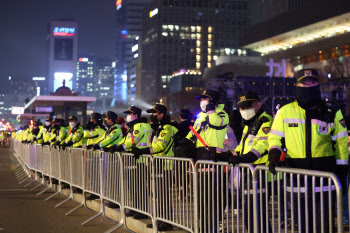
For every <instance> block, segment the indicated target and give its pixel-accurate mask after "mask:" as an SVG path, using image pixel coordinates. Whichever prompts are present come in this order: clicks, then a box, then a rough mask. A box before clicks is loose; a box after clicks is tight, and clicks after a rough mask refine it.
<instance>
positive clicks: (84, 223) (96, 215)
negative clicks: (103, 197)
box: [81, 204, 102, 226]
mask: <svg viewBox="0 0 350 233" xmlns="http://www.w3.org/2000/svg"><path fill="white" fill-rule="evenodd" d="M101 205H102V204H101ZM101 214H102V211H100V212H99V213H97V214H95V215H94V216H92V217H91V218H89V219H88V220H86V221H85V222H83V223H82V224H81V225H82V226H85V225H86V224H87V223H89V222H91V221H92V220H94V219H95V218H97V217H98V216H100V215H101Z"/></svg>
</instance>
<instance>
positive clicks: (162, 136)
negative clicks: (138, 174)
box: [132, 103, 178, 158]
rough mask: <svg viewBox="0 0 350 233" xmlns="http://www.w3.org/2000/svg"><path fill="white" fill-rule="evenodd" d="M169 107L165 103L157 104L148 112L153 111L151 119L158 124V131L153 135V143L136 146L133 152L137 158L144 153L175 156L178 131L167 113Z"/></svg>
mask: <svg viewBox="0 0 350 233" xmlns="http://www.w3.org/2000/svg"><path fill="white" fill-rule="evenodd" d="M167 111H168V109H167V107H165V105H163V104H158V103H157V104H155V105H153V108H152V109H148V110H147V111H146V112H147V113H152V115H151V120H152V122H153V123H155V124H157V126H158V127H156V129H157V130H156V131H154V132H153V135H152V138H151V140H152V145H151V146H150V147H146V148H144V149H138V148H135V149H133V150H132V153H133V154H134V155H135V157H136V158H137V157H138V156H140V155H142V154H152V155H154V156H174V153H173V150H172V147H173V144H174V139H173V136H174V135H175V134H176V133H177V131H178V130H177V128H176V127H174V126H172V125H170V119H169V116H168V115H167Z"/></svg>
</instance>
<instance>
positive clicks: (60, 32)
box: [53, 27, 75, 36]
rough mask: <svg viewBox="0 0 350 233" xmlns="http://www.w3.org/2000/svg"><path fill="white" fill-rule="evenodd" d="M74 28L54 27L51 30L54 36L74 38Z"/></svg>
mask: <svg viewBox="0 0 350 233" xmlns="http://www.w3.org/2000/svg"><path fill="white" fill-rule="evenodd" d="M74 34H75V28H68V27H55V28H54V29H53V35H54V36H74Z"/></svg>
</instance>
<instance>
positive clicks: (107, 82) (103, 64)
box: [94, 59, 115, 113]
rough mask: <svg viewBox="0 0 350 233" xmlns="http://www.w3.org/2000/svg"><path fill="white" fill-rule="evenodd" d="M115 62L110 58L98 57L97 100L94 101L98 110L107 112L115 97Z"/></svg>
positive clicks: (96, 73)
mask: <svg viewBox="0 0 350 233" xmlns="http://www.w3.org/2000/svg"><path fill="white" fill-rule="evenodd" d="M114 68H115V63H114V62H112V61H111V60H109V59H96V68H95V70H96V72H95V80H96V81H97V83H96V82H95V85H96V84H97V85H96V87H95V90H96V95H95V96H96V98H97V100H96V102H95V103H94V106H95V110H96V111H97V112H101V113H103V112H107V111H108V110H109V109H111V108H112V107H113V106H112V101H113V98H114V89H113V83H114V72H115V69H114Z"/></svg>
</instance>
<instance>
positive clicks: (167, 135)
mask: <svg viewBox="0 0 350 233" xmlns="http://www.w3.org/2000/svg"><path fill="white" fill-rule="evenodd" d="M167 110H168V109H167V107H166V106H165V105H163V104H159V103H157V104H155V105H153V108H152V109H148V110H146V112H147V113H152V115H151V121H152V122H153V124H155V125H156V126H158V127H154V128H155V129H156V130H155V131H154V132H153V133H152V139H151V140H152V144H151V146H149V147H146V148H143V149H139V148H133V149H132V153H133V154H134V155H135V157H136V158H138V157H139V156H140V155H142V154H151V155H153V156H174V152H173V144H174V138H173V136H174V135H175V134H176V133H177V131H178V130H177V128H176V127H174V126H172V125H170V117H169V116H168V115H167ZM165 166H166V167H165V168H164V169H162V171H158V172H161V174H160V176H161V177H162V178H163V179H166V177H171V176H170V174H171V173H170V171H171V170H172V163H171V162H170V163H169V162H167V164H166V165H165ZM164 184H166V182H165V181H163V182H160V190H165V193H168V192H169V190H167V188H168V186H166V185H165V186H163V185H164ZM171 212H172V211H171V210H169V214H171ZM152 227H153V226H152V224H148V225H147V228H152ZM158 229H159V230H160V231H167V230H172V229H173V226H172V225H170V224H168V223H164V222H162V223H160V224H159V226H158Z"/></svg>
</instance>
